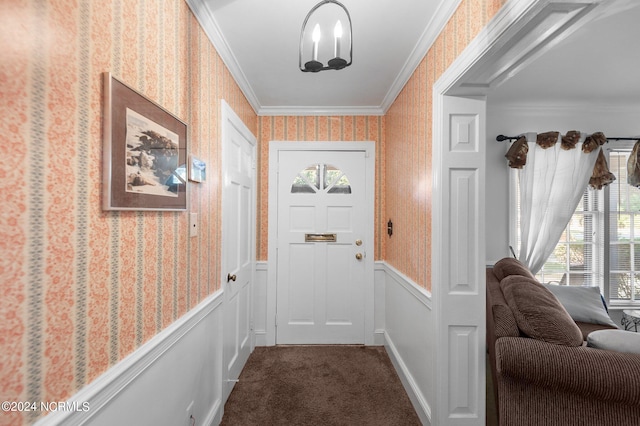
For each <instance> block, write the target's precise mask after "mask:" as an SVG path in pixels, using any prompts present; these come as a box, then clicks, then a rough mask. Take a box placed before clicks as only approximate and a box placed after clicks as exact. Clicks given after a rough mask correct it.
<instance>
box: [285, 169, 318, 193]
mask: <svg viewBox="0 0 640 426" xmlns="http://www.w3.org/2000/svg"><path fill="white" fill-rule="evenodd" d="M319 171H320V165H319V164H314V165H312V166H309V167H307V168H306V169H304V170H302V171H301V172H300V173H298V176H296V177H295V179H293V184H292V185H291V193H315V192H317V190H319V189H320V173H319Z"/></svg>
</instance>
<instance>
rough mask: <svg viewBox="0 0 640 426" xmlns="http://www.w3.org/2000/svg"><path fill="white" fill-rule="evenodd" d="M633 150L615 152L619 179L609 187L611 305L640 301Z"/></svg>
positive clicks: (639, 196) (638, 197) (639, 219)
mask: <svg viewBox="0 0 640 426" xmlns="http://www.w3.org/2000/svg"><path fill="white" fill-rule="evenodd" d="M629 154H630V151H629V150H626V151H623V150H611V151H610V152H609V168H610V170H611V172H612V173H613V174H614V175H616V177H617V180H616V181H615V182H613V183H612V184H611V185H609V187H608V189H607V192H608V201H609V203H608V204H609V205H608V208H607V212H606V213H607V219H608V222H609V226H608V228H609V229H608V233H607V237H608V238H607V239H608V241H606V242H607V243H608V244H606V246H605V247H604V248H605V249H607V248H608V250H605V251H608V252H609V253H608V258H609V268H608V269H609V271H608V274H607V278H608V282H607V284H608V285H607V286H605V287H608V288H609V298H610V300H611V302H622V303H624V302H636V301H640V189H638V188H636V187H633V186H631V185H629V184H627V160H628V159H629Z"/></svg>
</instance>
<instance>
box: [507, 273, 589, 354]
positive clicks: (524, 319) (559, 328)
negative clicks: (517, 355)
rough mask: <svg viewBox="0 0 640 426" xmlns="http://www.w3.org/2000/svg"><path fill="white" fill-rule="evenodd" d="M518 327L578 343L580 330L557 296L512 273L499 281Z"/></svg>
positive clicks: (547, 339) (534, 335) (544, 338)
mask: <svg viewBox="0 0 640 426" xmlns="http://www.w3.org/2000/svg"><path fill="white" fill-rule="evenodd" d="M500 287H501V288H502V292H503V294H504V297H505V299H506V301H507V303H508V305H509V307H510V308H511V310H512V312H513V316H514V317H515V319H516V322H517V324H518V328H519V329H520V331H522V332H523V333H524V334H525V335H527V336H529V337H532V338H534V339H538V340H542V341H545V342H548V343H554V344H556V345H563V346H581V345H582V343H583V342H584V340H583V338H582V332H581V331H580V329H579V328H578V326H577V325H576V323H575V322H574V321H573V319H571V317H570V316H569V314H568V313H567V311H566V309H565V308H564V307H563V306H562V304H560V302H559V301H558V299H557V298H556V297H555V296H554V295H553V293H551V292H550V291H549V290H547V289H546V288H545V287H544V286H543V285H542V284H540V283H539V282H538V281H536V280H535V279H533V278H528V277H523V276H519V275H511V276H508V277H506V278H505V279H503V280H502V281H500Z"/></svg>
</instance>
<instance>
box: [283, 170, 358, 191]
mask: <svg viewBox="0 0 640 426" xmlns="http://www.w3.org/2000/svg"><path fill="white" fill-rule="evenodd" d="M318 192H325V193H327V194H351V184H350V183H349V178H348V177H347V175H345V174H344V173H343V172H342V170H340V169H338V168H337V167H335V166H332V165H330V164H312V165H310V166H308V167H307V168H305V169H304V170H301V171H300V172H299V173H298V174H297V175H296V177H295V178H294V179H293V183H292V184H291V193H292V194H305V193H306V194H314V193H318Z"/></svg>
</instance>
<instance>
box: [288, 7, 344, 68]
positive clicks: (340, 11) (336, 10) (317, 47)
mask: <svg viewBox="0 0 640 426" xmlns="http://www.w3.org/2000/svg"><path fill="white" fill-rule="evenodd" d="M323 6H326V7H323ZM327 34H332V35H333V43H331V42H329V41H327V39H328V38H329V37H327ZM351 35H352V30H351V15H349V11H348V10H347V8H346V7H344V5H343V4H342V3H340V2H338V1H336V0H323V1H321V2H320V3H318V4H317V5H315V6H314V7H313V8H312V9H311V10H310V11H309V13H308V14H307V17H306V18H305V19H304V22H303V24H302V30H301V31H300V52H299V66H300V71H302V72H318V71H325V70H341V69H343V68H345V67H348V66H349V65H351V62H352V48H353V39H352V36H351ZM323 41H324V43H323ZM342 55H344V56H345V57H344V58H343V57H342ZM324 60H326V61H327V64H326V65H324V63H323V61H324ZM303 61H304V62H303Z"/></svg>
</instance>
